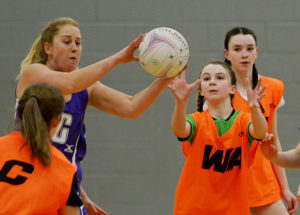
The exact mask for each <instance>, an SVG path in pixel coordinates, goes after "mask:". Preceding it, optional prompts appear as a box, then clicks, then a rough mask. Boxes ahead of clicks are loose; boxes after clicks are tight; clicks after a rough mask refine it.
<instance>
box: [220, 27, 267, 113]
mask: <svg viewBox="0 0 300 215" xmlns="http://www.w3.org/2000/svg"><path fill="white" fill-rule="evenodd" d="M238 34H242V35H251V36H252V37H253V39H254V41H255V43H256V44H257V38H256V34H255V33H254V31H252V30H251V29H249V28H246V27H234V28H232V29H231V30H229V31H227V33H226V35H225V40H224V48H225V49H226V50H228V44H229V41H230V39H231V37H233V36H235V35H238ZM224 61H225V62H226V63H228V64H229V65H231V62H230V61H229V60H227V59H226V58H225V60H224ZM257 82H258V72H257V69H256V66H255V63H254V64H253V68H252V89H254V88H255V87H256V85H257ZM259 106H260V107H261V109H262V112H263V113H264V112H265V110H264V108H263V107H262V105H261V104H260V103H259Z"/></svg>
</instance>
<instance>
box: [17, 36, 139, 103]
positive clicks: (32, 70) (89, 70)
mask: <svg viewBox="0 0 300 215" xmlns="http://www.w3.org/2000/svg"><path fill="white" fill-rule="evenodd" d="M143 37H144V35H143V34H142V35H140V36H139V37H138V38H136V39H135V40H134V41H132V42H131V43H130V44H129V45H128V46H127V47H126V48H124V49H122V50H121V51H119V52H117V53H116V54H114V55H112V56H110V57H108V58H105V59H104V60H101V61H99V62H97V63H95V64H92V65H89V66H87V67H83V68H81V69H77V70H74V71H71V72H62V71H54V70H51V69H50V68H49V67H48V66H46V65H44V64H40V63H35V64H31V65H29V66H28V67H27V68H26V69H25V70H24V72H23V73H22V74H21V76H20V80H19V82H18V86H17V96H18V98H19V97H20V96H21V95H22V93H23V91H24V90H25V89H26V87H27V86H29V85H32V84H35V83H41V82H43V83H48V84H50V85H53V86H55V87H57V88H58V89H60V91H61V92H62V93H63V94H65V95H67V94H72V93H75V92H79V91H82V90H84V89H86V88H88V87H89V86H91V85H92V84H94V83H95V82H96V81H98V80H99V79H101V78H102V77H103V76H104V75H106V74H107V73H108V72H109V71H110V70H112V69H113V68H114V67H116V66H117V65H119V64H123V63H129V62H132V61H138V58H137V57H135V56H134V51H135V50H136V49H137V48H138V47H139V44H140V43H141V41H142V39H143Z"/></svg>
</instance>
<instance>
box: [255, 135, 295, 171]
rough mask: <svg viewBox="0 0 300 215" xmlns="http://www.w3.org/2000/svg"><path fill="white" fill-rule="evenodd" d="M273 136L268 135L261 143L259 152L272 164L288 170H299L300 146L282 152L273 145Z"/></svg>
mask: <svg viewBox="0 0 300 215" xmlns="http://www.w3.org/2000/svg"><path fill="white" fill-rule="evenodd" d="M275 141H276V139H275V137H274V135H273V134H268V135H267V136H266V138H265V139H263V141H261V144H260V145H261V151H262V153H263V155H264V156H265V157H266V158H267V159H269V160H271V161H272V162H273V163H275V164H277V165H279V166H281V167H284V168H289V169H296V168H300V145H298V146H297V147H296V148H294V149H291V150H289V151H285V152H282V151H281V150H280V149H278V146H277V145H276V143H275Z"/></svg>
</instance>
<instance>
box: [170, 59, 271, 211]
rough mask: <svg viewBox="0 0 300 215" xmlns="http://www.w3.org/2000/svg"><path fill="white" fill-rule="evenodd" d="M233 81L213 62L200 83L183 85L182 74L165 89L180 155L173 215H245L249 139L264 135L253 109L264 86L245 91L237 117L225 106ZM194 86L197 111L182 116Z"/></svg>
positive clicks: (262, 124)
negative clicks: (170, 94)
mask: <svg viewBox="0 0 300 215" xmlns="http://www.w3.org/2000/svg"><path fill="white" fill-rule="evenodd" d="M235 82H236V79H235V76H234V73H233V71H232V70H231V68H230V67H229V66H228V65H227V64H226V63H223V62H219V61H213V62H210V63H209V64H207V65H206V66H205V67H204V68H203V70H202V73H201V75H200V80H197V81H195V82H194V83H192V84H190V85H188V84H186V81H185V74H184V73H182V75H181V77H180V78H179V77H177V78H175V79H174V81H173V82H172V84H171V85H170V87H169V88H170V89H171V91H172V92H173V94H174V96H175V100H176V104H175V110H174V113H173V117H172V130H173V132H174V134H175V136H176V137H178V138H179V140H181V141H182V150H183V154H184V156H185V157H186V162H185V165H184V168H183V170H182V174H181V177H180V180H179V182H178V185H177V189H176V195H175V206H174V215H199V214H203V215H206V214H207V215H220V214H222V215H233V214H241V215H249V214H250V210H249V206H248V201H247V200H248V196H247V195H248V193H247V169H248V166H249V164H250V162H251V156H250V147H251V143H252V141H253V140H254V139H261V138H263V137H264V136H265V134H266V132H267V122H266V120H265V118H264V116H263V115H262V113H261V111H260V109H259V100H260V99H261V98H262V97H263V96H264V93H263V91H264V88H262V87H261V85H260V82H259V84H258V85H257V87H256V88H255V89H254V90H251V89H250V88H248V91H247V96H248V105H249V108H250V113H251V114H249V113H243V112H239V111H237V110H234V109H233V107H232V105H231V98H232V96H233V95H234V93H235ZM199 84H200V87H199V98H198V111H197V112H195V113H193V114H190V115H188V116H186V109H187V104H188V98H189V96H190V94H191V92H192V90H193V89H194V88H195V87H196V86H197V85H199ZM204 100H205V101H206V104H207V110H205V111H203V104H204ZM251 120H252V122H251Z"/></svg>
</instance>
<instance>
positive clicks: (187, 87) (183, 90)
mask: <svg viewBox="0 0 300 215" xmlns="http://www.w3.org/2000/svg"><path fill="white" fill-rule="evenodd" d="M200 83H201V80H200V79H197V80H196V81H194V82H193V83H192V84H187V83H186V80H185V71H183V72H182V73H181V74H180V76H176V77H175V78H174V79H173V81H172V82H171V83H170V84H169V89H170V90H171V91H172V93H173V94H174V96H175V98H176V100H178V101H184V100H188V98H189V96H190V95H191V93H192V91H193V90H194V88H195V87H196V86H197V85H199V84H200Z"/></svg>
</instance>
